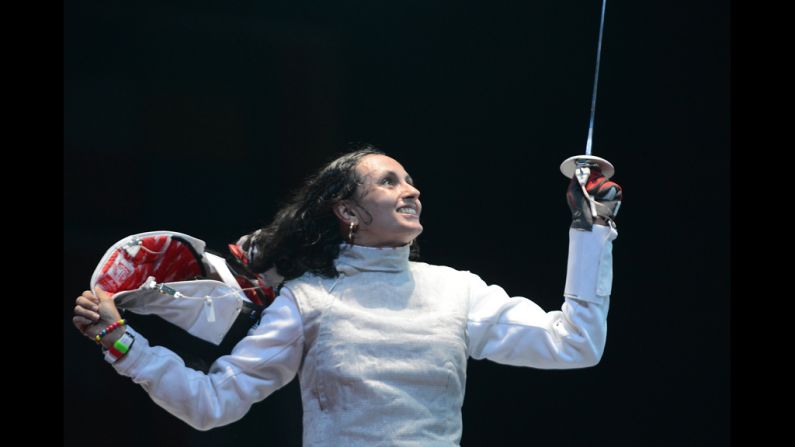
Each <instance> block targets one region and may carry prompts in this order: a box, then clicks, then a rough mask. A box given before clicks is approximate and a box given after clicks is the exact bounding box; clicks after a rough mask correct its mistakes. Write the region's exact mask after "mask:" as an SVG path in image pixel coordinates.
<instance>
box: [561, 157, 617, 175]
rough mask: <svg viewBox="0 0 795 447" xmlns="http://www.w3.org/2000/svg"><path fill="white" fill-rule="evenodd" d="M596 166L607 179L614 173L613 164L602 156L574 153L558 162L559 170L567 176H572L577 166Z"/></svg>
mask: <svg viewBox="0 0 795 447" xmlns="http://www.w3.org/2000/svg"><path fill="white" fill-rule="evenodd" d="M583 166H587V167H598V168H599V169H600V170H601V171H602V175H604V176H605V177H607V178H608V179H609V178H610V177H612V176H613V174H615V173H616V168H614V167H613V164H612V163H610V162H609V161H607V160H605V159H604V158H601V157H597V156H595V155H575V156H573V157H569V158H567V159H566V160H565V161H564V162H563V163H561V164H560V172H562V173H563V175H565V176H566V177H568V178H572V177H574V174H575V172H576V171H577V168H578V167H583Z"/></svg>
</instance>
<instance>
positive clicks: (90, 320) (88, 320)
mask: <svg viewBox="0 0 795 447" xmlns="http://www.w3.org/2000/svg"><path fill="white" fill-rule="evenodd" d="M95 290H96V294H94V293H92V292H91V291H90V290H86V291H84V292H83V294H82V295H80V296H79V297H77V299H76V300H75V304H76V305H75V310H74V317H72V323H73V324H74V325H75V327H76V328H77V330H79V331H80V332H81V333H82V334H83V335H85V336H86V337H88V338H90V339H91V340H94V339H95V338H96V336H97V335H98V334H99V333H100V332H102V330H103V329H105V328H106V327H108V326H109V325H111V324H112V323H114V322H116V321H119V320H120V319H121V315H120V314H119V310H118V309H117V308H116V304H115V303H114V302H113V295H112V294H110V293H108V292H106V291H104V290H102V288H100V287H99V286H97V287H96V289H95ZM123 333H124V330H123V327H122V328H119V329H116V330H114V331H113V332H111V333H110V334H108V335H106V336H105V337H103V339H102V344H103V345H111V344H113V342H114V341H115V340H116V339H117V338H119V337H121V335H122V334H123ZM106 339H107V340H106Z"/></svg>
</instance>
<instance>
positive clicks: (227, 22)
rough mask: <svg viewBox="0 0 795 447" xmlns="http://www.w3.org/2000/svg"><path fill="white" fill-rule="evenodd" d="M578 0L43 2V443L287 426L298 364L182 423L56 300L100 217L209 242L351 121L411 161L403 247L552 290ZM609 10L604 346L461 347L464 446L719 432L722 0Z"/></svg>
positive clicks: (724, 271) (261, 432) (295, 414)
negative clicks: (275, 382) (57, 122)
mask: <svg viewBox="0 0 795 447" xmlns="http://www.w3.org/2000/svg"><path fill="white" fill-rule="evenodd" d="M600 8H601V3H600V2H598V1H588V2H586V1H573V0H564V1H556V2H545V3H540V2H500V1H489V2H486V1H480V2H471V1H469V2H468V1H408V0H406V1H402V2H374V1H347V2H328V1H281V2H273V1H267V2H253V1H252V2H190V3H186V4H185V5H177V4H174V3H170V4H162V3H161V2H135V3H129V2H91V1H71V2H65V3H64V13H65V15H64V266H65V267H64V268H65V270H64V291H63V302H64V306H63V327H64V444H65V445H78V444H83V443H85V442H86V437H87V436H90V437H91V439H94V440H108V442H112V443H113V444H114V445H118V446H127V445H147V444H149V445H166V444H169V445H191V446H211V445H212V446H239V445H244V443H261V444H262V445H300V439H301V421H300V418H301V404H300V396H299V392H298V384H297V381H293V382H292V383H291V384H290V385H288V386H287V387H285V388H283V389H281V390H279V391H277V392H276V393H275V394H273V395H272V396H271V397H269V398H268V399H266V400H265V401H263V402H261V403H259V404H256V405H254V407H252V409H251V411H250V412H249V413H248V414H247V415H246V416H245V417H244V418H243V419H242V420H240V421H238V422H236V423H234V424H232V425H229V426H226V427H221V428H217V429H214V430H211V431H209V432H198V431H195V430H193V429H191V428H190V427H189V426H187V425H186V424H185V423H183V422H181V421H180V420H178V419H176V418H175V417H173V416H171V415H169V414H168V413H167V412H166V411H165V410H162V409H161V408H159V407H158V406H157V405H156V404H154V403H153V402H152V401H151V400H150V399H149V397H148V396H147V395H146V393H145V392H144V391H143V390H141V389H140V387H139V386H138V385H135V384H133V383H132V382H131V381H130V380H128V379H126V378H122V377H120V376H118V375H117V374H116V373H115V372H114V371H113V370H112V368H110V367H109V366H108V365H107V364H105V363H104V361H102V359H101V355H100V354H99V352H98V350H97V348H96V347H95V346H94V345H93V343H91V342H90V341H88V340H86V339H85V338H84V337H82V336H81V335H80V334H79V333H78V332H77V331H76V330H75V329H74V327H73V326H72V324H71V314H72V306H73V305H74V298H75V297H77V296H78V295H79V294H80V292H81V291H82V290H84V289H86V288H87V286H88V283H89V279H90V276H91V273H92V271H93V269H94V267H95V266H96V264H97V262H98V261H99V259H100V257H101V256H102V255H103V254H104V252H105V250H106V249H107V248H108V247H110V245H111V244H113V243H114V242H116V241H117V240H119V239H121V238H123V237H125V236H128V235H130V234H134V233H139V232H143V231H151V230H159V229H167V230H174V231H179V232H183V233H187V234H190V235H192V236H195V237H198V238H200V239H203V240H204V241H206V242H207V245H208V246H209V247H210V248H215V249H217V250H221V249H223V248H224V247H225V244H226V243H228V242H232V241H234V240H236V239H237V237H238V236H240V235H241V234H243V233H247V232H250V231H252V230H254V229H256V228H258V227H260V226H262V225H264V224H266V223H267V222H269V220H270V219H271V218H272V216H273V213H274V212H275V211H276V210H277V209H278V207H279V205H280V203H281V201H282V200H283V199H285V198H286V195H287V193H288V192H289V191H291V190H292V189H294V188H296V187H297V186H298V185H300V184H301V183H302V181H303V179H304V178H305V177H306V176H308V175H310V174H311V173H312V172H314V171H315V170H316V169H317V168H319V167H320V166H321V165H322V164H324V163H325V162H327V161H329V160H331V159H333V158H335V156H336V155H338V154H340V153H341V152H343V151H345V150H346V148H347V147H348V145H349V143H351V142H356V141H363V142H370V143H373V144H375V145H377V146H379V147H380V148H382V149H384V150H385V151H387V152H388V153H389V154H390V155H391V156H393V157H394V158H396V159H397V160H398V161H400V162H401V163H402V164H403V165H404V167H405V168H406V169H407V170H408V172H409V173H410V174H411V175H412V176H413V177H414V179H415V180H416V182H417V184H418V186H419V188H420V190H421V191H422V201H423V204H424V211H423V217H422V221H423V225H424V227H425V231H424V233H423V235H422V236H421V238H420V241H421V247H422V257H423V260H424V261H425V262H429V263H432V264H444V265H449V266H451V267H454V268H457V269H462V270H471V271H473V272H475V273H477V274H479V275H480V276H481V277H482V278H484V280H486V281H487V282H489V283H496V284H499V285H501V286H503V287H504V288H505V289H506V290H507V291H508V292H509V293H510V294H512V295H520V296H525V297H528V298H530V299H532V300H533V301H535V302H537V303H538V304H539V305H541V306H542V307H544V308H545V309H548V310H553V309H556V308H558V307H559V306H560V303H561V292H562V289H563V283H564V280H565V267H566V254H567V243H568V242H567V240H568V236H567V234H568V225H569V211H568V208H567V207H566V204H565V199H564V193H565V187H566V183H567V179H566V178H565V177H563V176H562V175H561V174H560V172H559V170H558V166H559V164H560V162H561V161H562V160H563V159H565V158H567V157H569V156H571V155H575V154H579V153H582V152H583V151H584V147H585V141H586V136H587V125H588V117H589V106H590V100H591V90H592V87H593V73H594V63H595V55H596V43H597V35H598V26H599V13H600ZM605 27H606V28H605V36H604V39H605V40H604V44H603V50H602V67H601V75H600V82H599V96H598V103H597V113H596V126H595V133H594V154H595V155H599V156H602V157H605V158H607V159H608V160H610V161H611V162H613V164H614V165H615V166H616V170H617V174H616V176H615V180H616V181H618V182H619V183H621V184H622V185H623V186H624V188H625V200H624V204H623V206H622V209H621V213H620V215H619V217H618V223H619V232H620V235H619V238H618V240H616V241H615V245H614V261H615V267H614V272H615V279H614V285H613V295H612V307H611V310H610V316H609V319H608V321H609V335H608V343H607V348H606V351H605V354H604V357H603V359H602V362H601V363H600V364H599V365H598V366H597V367H595V368H589V369H583V370H574V371H542V370H534V369H527V368H514V367H507V366H502V365H497V364H494V363H492V362H487V361H470V364H469V369H468V383H467V394H466V400H465V403H464V410H463V412H464V413H463V414H464V434H463V439H462V444H463V445H502V444H510V445H553V444H554V445H558V446H560V445H572V446H574V445H610V446H617V445H622V446H623V445H627V446H630V445H632V446H636V445H694V446H701V445H728V443H729V436H730V432H729V428H730V424H729V420H730V408H729V401H730V393H729V376H730V375H729V192H730V191H729V172H728V171H729V4H728V2H724V1H707V0H700V1H672V2H654V3H649V2H630V1H615V0H614V1H611V2H609V3H608V5H607V16H606V24H605ZM136 328H139V329H140V330H141V331H142V332H144V334H145V335H146V336H147V337H149V338H150V340H151V341H152V342H153V343H156V344H157V343H162V344H165V345H167V346H175V347H179V346H186V345H187V344H190V343H192V340H188V339H187V338H185V337H181V335H180V334H178V333H177V332H176V331H174V330H173V329H172V328H169V327H166V325H164V324H159V321H156V320H154V319H146V318H141V319H140V320H139V322H138V323H137V324H136ZM89 415H90V417H91V420H93V421H97V418H99V423H92V424H91V428H90V429H88V430H86V422H85V421H86V417H87V416H89ZM120 427H123V428H122V429H120ZM120 432H121V433H123V435H120Z"/></svg>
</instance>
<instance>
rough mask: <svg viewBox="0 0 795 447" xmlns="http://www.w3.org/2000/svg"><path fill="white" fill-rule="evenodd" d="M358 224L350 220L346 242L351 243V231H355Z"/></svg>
mask: <svg viewBox="0 0 795 447" xmlns="http://www.w3.org/2000/svg"><path fill="white" fill-rule="evenodd" d="M357 228H358V225H357V224H356V222H351V224H350V226H348V242H350V243H351V244H352V243H353V233H355V232H356V230H357Z"/></svg>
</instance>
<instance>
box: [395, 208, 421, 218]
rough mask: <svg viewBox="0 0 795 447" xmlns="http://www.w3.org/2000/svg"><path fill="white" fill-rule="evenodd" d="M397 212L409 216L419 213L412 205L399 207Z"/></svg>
mask: <svg viewBox="0 0 795 447" xmlns="http://www.w3.org/2000/svg"><path fill="white" fill-rule="evenodd" d="M397 212H398V213H400V214H406V215H409V216H416V215H417V210H416V209H414V208H412V207H410V206H404V207H401V208H398V209H397Z"/></svg>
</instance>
